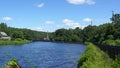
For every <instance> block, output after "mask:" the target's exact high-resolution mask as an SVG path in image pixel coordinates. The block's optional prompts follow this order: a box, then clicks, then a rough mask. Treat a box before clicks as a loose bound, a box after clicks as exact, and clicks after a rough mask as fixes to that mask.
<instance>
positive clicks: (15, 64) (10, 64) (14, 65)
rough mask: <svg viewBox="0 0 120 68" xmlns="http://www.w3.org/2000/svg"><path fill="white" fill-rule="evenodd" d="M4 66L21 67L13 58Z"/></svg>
mask: <svg viewBox="0 0 120 68" xmlns="http://www.w3.org/2000/svg"><path fill="white" fill-rule="evenodd" d="M4 68H21V67H20V65H19V64H18V61H17V60H16V59H13V60H11V61H8V62H7V63H6V64H5V65H4Z"/></svg>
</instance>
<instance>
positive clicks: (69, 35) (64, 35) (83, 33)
mask: <svg viewBox="0 0 120 68" xmlns="http://www.w3.org/2000/svg"><path fill="white" fill-rule="evenodd" d="M110 19H111V22H109V23H105V24H102V25H99V26H96V25H93V26H92V25H88V26H87V27H85V28H84V29H80V28H79V27H77V28H75V29H64V28H62V29H58V30H56V31H55V32H53V33H52V36H51V37H50V38H51V40H52V41H61V42H93V43H99V44H107V45H120V14H113V15H112V17H111V18H110Z"/></svg>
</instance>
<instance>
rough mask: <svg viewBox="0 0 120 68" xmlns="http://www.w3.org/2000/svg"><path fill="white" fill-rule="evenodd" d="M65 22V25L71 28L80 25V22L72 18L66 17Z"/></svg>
mask: <svg viewBox="0 0 120 68" xmlns="http://www.w3.org/2000/svg"><path fill="white" fill-rule="evenodd" d="M63 23H64V25H65V26H69V27H70V28H76V27H80V24H79V23H78V22H75V21H73V20H70V19H64V20H63Z"/></svg>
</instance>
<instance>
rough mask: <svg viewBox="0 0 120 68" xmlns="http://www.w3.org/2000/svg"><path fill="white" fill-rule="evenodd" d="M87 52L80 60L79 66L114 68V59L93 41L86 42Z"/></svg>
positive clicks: (83, 67) (81, 67) (84, 67)
mask: <svg viewBox="0 0 120 68" xmlns="http://www.w3.org/2000/svg"><path fill="white" fill-rule="evenodd" d="M86 45H87V47H86V50H85V53H83V54H82V55H81V57H80V59H79V60H78V68H113V67H112V65H113V60H112V59H111V58H110V57H109V56H108V55H107V54H106V53H105V52H103V51H101V50H100V49H99V48H98V47H96V46H95V45H93V44H92V43H87V44H86Z"/></svg>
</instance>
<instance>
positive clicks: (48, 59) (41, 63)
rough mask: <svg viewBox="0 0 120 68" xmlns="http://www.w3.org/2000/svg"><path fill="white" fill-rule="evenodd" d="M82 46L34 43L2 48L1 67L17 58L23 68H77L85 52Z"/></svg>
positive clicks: (0, 49) (0, 51)
mask: <svg viewBox="0 0 120 68" xmlns="http://www.w3.org/2000/svg"><path fill="white" fill-rule="evenodd" d="M84 50H85V46H84V45H82V44H69V43H53V42H32V43H29V44H25V45H8V46H0V66H3V65H4V63H5V62H6V61H9V60H10V59H11V58H10V57H8V56H6V54H8V53H9V54H11V55H12V56H13V57H15V58H16V59H17V60H18V62H19V63H20V65H22V68H32V65H33V66H35V67H36V68H77V60H78V59H79V57H80V55H81V54H82V53H83V52H84Z"/></svg>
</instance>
